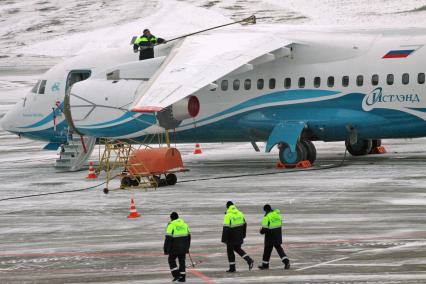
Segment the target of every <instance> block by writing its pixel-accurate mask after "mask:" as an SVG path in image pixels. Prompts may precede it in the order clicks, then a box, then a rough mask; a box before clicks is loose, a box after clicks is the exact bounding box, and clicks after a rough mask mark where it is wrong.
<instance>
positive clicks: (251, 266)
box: [244, 256, 254, 270]
mask: <svg viewBox="0 0 426 284" xmlns="http://www.w3.org/2000/svg"><path fill="white" fill-rule="evenodd" d="M244 259H245V260H246V261H247V264H248V267H249V270H251V269H252V268H253V265H254V260H253V259H252V258H251V257H250V256H246V257H245V258H244Z"/></svg>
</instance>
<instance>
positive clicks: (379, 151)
mask: <svg viewBox="0 0 426 284" xmlns="http://www.w3.org/2000/svg"><path fill="white" fill-rule="evenodd" d="M371 153H372V154H385V153H386V148H385V147H383V146H379V147H376V148H374V149H373V151H371Z"/></svg>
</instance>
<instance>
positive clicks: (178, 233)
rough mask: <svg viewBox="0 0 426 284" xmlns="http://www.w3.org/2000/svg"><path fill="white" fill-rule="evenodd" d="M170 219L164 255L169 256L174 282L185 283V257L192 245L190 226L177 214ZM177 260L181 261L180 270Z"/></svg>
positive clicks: (173, 213)
mask: <svg viewBox="0 0 426 284" xmlns="http://www.w3.org/2000/svg"><path fill="white" fill-rule="evenodd" d="M170 219H171V221H170V222H169V224H168V225H167V230H166V239H165V240H164V254H165V255H167V254H168V255H169V266H170V271H171V272H172V276H173V281H178V282H185V281H186V271H185V268H186V264H185V256H186V254H187V253H188V252H189V247H190V245H191V234H190V233H189V226H188V225H187V224H186V223H185V221H183V220H182V219H180V218H179V215H178V214H177V213H176V212H172V214H170ZM176 258H178V259H179V268H178V267H177V265H176Z"/></svg>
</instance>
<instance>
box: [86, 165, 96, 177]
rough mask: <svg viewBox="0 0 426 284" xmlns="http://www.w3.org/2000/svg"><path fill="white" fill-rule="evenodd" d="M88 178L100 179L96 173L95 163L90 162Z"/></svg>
mask: <svg viewBox="0 0 426 284" xmlns="http://www.w3.org/2000/svg"><path fill="white" fill-rule="evenodd" d="M86 178H89V179H94V178H98V176H97V175H96V173H95V169H94V168H93V162H89V174H88V175H87V177H86Z"/></svg>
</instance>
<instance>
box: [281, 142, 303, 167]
mask: <svg viewBox="0 0 426 284" xmlns="http://www.w3.org/2000/svg"><path fill="white" fill-rule="evenodd" d="M279 149H280V153H279V158H280V161H281V163H283V164H284V165H286V167H288V168H294V167H296V165H297V163H299V162H301V161H303V160H306V151H304V150H303V147H302V145H301V143H300V142H298V143H297V144H296V151H295V152H293V151H291V149H290V146H289V145H288V144H287V143H281V145H280V146H279Z"/></svg>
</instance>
